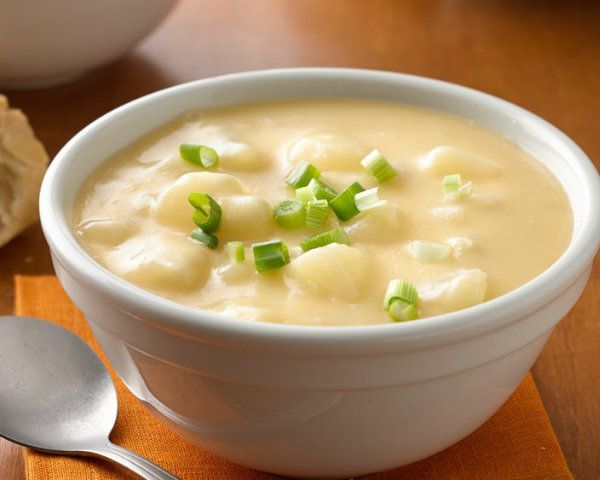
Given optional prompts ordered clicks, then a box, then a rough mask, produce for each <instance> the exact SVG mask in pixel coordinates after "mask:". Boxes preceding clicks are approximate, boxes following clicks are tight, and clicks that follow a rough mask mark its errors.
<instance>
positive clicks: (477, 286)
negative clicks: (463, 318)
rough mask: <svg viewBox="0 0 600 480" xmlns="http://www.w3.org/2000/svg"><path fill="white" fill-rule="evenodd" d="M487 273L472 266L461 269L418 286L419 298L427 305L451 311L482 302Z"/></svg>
mask: <svg viewBox="0 0 600 480" xmlns="http://www.w3.org/2000/svg"><path fill="white" fill-rule="evenodd" d="M487 278H488V275H487V273H485V272H483V271H481V270H479V269H477V268H472V269H469V270H466V269H461V270H458V271H457V272H455V273H453V274H452V275H450V276H448V277H445V278H442V279H440V280H439V281H437V282H432V283H429V284H423V285H419V286H418V291H419V298H420V299H421V301H422V302H423V303H424V304H425V303H426V304H428V306H429V307H432V308H434V309H436V310H440V311H445V312H451V311H454V310H460V309H461V308H467V307H471V306H473V305H477V304H479V303H481V302H483V300H484V298H485V291H486V289H487Z"/></svg>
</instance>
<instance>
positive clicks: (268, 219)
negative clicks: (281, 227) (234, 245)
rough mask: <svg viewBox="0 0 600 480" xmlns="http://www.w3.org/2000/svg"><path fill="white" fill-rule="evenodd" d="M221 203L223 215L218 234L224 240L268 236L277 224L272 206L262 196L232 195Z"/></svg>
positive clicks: (252, 238)
mask: <svg viewBox="0 0 600 480" xmlns="http://www.w3.org/2000/svg"><path fill="white" fill-rule="evenodd" d="M220 204H221V210H222V211H223V215H222V217H221V225H220V226H219V229H218V230H217V235H218V236H219V238H220V239H222V240H223V241H227V240H255V239H262V238H268V237H269V235H270V234H271V232H272V230H273V227H274V226H275V223H274V220H273V215H272V213H271V207H269V204H268V203H267V202H266V201H265V200H264V199H263V198H261V197H256V196H254V195H232V196H229V197H224V198H222V199H221V202H220Z"/></svg>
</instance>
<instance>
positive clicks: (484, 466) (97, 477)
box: [16, 277, 573, 480]
mask: <svg viewBox="0 0 600 480" xmlns="http://www.w3.org/2000/svg"><path fill="white" fill-rule="evenodd" d="M16 313H17V314H18V315H26V316H35V317H40V318H43V319H46V320H49V321H51V322H54V323H57V324H59V325H62V326H63V327H66V328H68V329H70V330H71V331H73V332H75V333H76V334H78V335H79V336H80V337H81V338H83V339H84V340H85V341H86V342H87V343H88V344H89V345H91V346H92V348H93V349H94V350H95V351H96V352H97V353H98V354H99V355H100V356H101V358H102V359H103V361H105V362H106V358H105V357H104V354H103V353H102V352H101V351H100V349H99V347H98V344H97V343H96V341H95V340H94V338H93V336H92V332H91V331H90V329H89V328H88V326H87V324H86V322H85V320H84V318H83V316H82V315H81V313H80V312H79V311H78V310H77V308H76V307H75V306H74V305H73V304H72V303H71V302H70V301H69V299H68V298H67V296H66V295H65V293H64V291H63V290H62V288H61V286H60V284H59V283H58V281H57V280H56V278H55V277H17V278H16ZM111 373H112V374H113V378H114V379H115V383H116V385H117V391H118V395H119V417H118V419H117V423H116V426H115V428H114V430H113V433H112V436H111V439H112V440H113V442H114V443H116V444H118V445H121V446H123V447H126V448H130V449H132V450H134V451H136V452H137V453H140V454H141V455H143V456H145V457H148V458H149V459H151V460H152V461H154V462H156V463H158V464H159V465H161V466H162V467H164V468H166V469H167V470H169V471H171V472H173V473H174V474H175V475H177V476H180V477H181V478H182V479H231V480H237V479H240V480H246V479H253V480H258V479H261V480H263V479H276V478H280V477H278V476H276V475H270V474H266V473H261V472H256V471H253V470H248V469H246V468H243V467H238V466H237V465H234V464H232V463H229V462H227V461H225V460H222V459H220V458H218V457H216V456H214V455H212V454H210V453H208V452H206V451H204V450H202V449H201V448H198V447H195V446H193V445H191V444H189V443H188V442H186V441H185V440H183V439H181V438H180V437H178V436H177V435H176V434H175V433H173V432H171V431H170V430H168V429H166V428H165V427H163V426H162V425H161V424H160V423H158V422H157V421H156V420H154V418H153V417H152V416H151V415H150V413H149V412H148V411H147V410H146V409H145V408H144V407H143V406H142V404H141V403H140V402H138V400H136V399H135V398H134V397H133V395H131V394H130V393H129V392H128V391H127V389H126V388H125V386H124V385H123V384H122V383H121V382H120V381H119V380H118V378H117V377H116V375H115V374H114V372H112V370H111ZM24 452H25V454H24V455H25V465H26V471H27V479H28V480H68V479H84V480H106V479H126V478H127V479H129V478H130V479H133V478H136V477H134V476H133V475H132V474H129V473H128V472H126V471H125V470H123V469H121V468H120V467H117V466H114V465H112V464H110V463H108V462H104V461H102V460H97V459H91V458H76V457H60V456H54V455H45V454H42V453H39V452H36V451H34V450H28V449H24ZM572 478H573V477H572V476H571V474H570V472H569V469H568V467H567V464H566V462H565V458H564V456H563V454H562V451H561V449H560V447H559V445H558V443H557V441H556V437H555V436H554V432H553V431H552V427H551V426H550V422H549V421H548V417H547V416H546V411H545V410H544V406H543V405H542V402H541V400H540V397H539V395H538V392H537V389H536V387H535V384H534V383H533V379H532V378H531V375H527V377H526V378H525V380H524V381H523V383H522V384H521V386H520V387H519V388H518V389H517V391H516V392H515V393H514V394H513V396H512V397H510V398H509V400H508V401H507V402H506V404H504V406H503V407H502V408H501V409H500V410H499V411H498V412H497V413H496V414H495V415H494V416H493V417H492V418H491V419H490V420H489V421H488V422H487V423H486V424H485V425H483V426H482V427H481V428H480V429H479V430H477V431H476V432H474V433H473V434H471V435H470V436H469V437H467V438H466V439H464V440H462V441H461V442H459V443H457V444H456V445H454V446H452V447H450V448H448V449H446V450H444V451H443V452H441V453H438V454H437V455H434V456H432V457H429V458H427V459H425V460H422V461H420V462H417V463H414V464H412V465H408V466H406V467H402V468H398V469H395V470H391V471H388V472H382V473H378V474H374V475H368V476H365V477H362V479H361V480H367V479H368V480H375V479H377V480H382V479H402V480H413V479H419V480H424V479H436V480H446V479H452V480H462V479H469V480H479V479H481V480H489V479H495V480H501V479H506V480H509V479H510V480H517V479H521V480H525V479H527V480H536V479H539V480H559V479H572Z"/></svg>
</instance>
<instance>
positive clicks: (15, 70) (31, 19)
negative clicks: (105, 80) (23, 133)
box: [0, 0, 176, 88]
mask: <svg viewBox="0 0 600 480" xmlns="http://www.w3.org/2000/svg"><path fill="white" fill-rule="evenodd" d="M175 2H176V0H127V1H123V0H102V1H92V0H43V1H39V0H15V1H11V0H5V1H0V87H5V88H40V87H49V86H53V85H58V84H61V83H66V82H68V81H70V80H72V79H74V78H77V77H78V76H80V75H82V74H83V73H85V72H86V71H88V70H90V69H92V68H94V67H98V66H100V65H103V64H105V63H108V62H110V61H111V60H114V59H115V58H117V57H119V56H120V55H122V54H123V53H125V52H126V51H127V50H129V49H130V48H131V47H132V46H133V45H134V44H135V43H136V42H137V41H139V40H140V39H141V38H142V37H143V36H144V35H146V34H147V33H148V32H150V31H151V30H152V29H153V28H154V27H155V26H156V25H157V24H158V22H159V21H160V20H161V19H162V18H163V17H164V16H165V15H166V14H167V13H168V11H169V10H170V9H171V7H172V6H173V5H174V4H175Z"/></svg>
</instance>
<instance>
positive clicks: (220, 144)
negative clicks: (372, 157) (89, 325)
mask: <svg viewBox="0 0 600 480" xmlns="http://www.w3.org/2000/svg"><path fill="white" fill-rule="evenodd" d="M182 143H192V144H203V145H207V146H210V147H213V148H214V149H216V151H217V152H218V153H219V156H220V161H219V164H218V166H217V167H216V168H212V169H203V168H202V167H201V166H197V165H195V164H193V163H190V162H188V161H186V160H184V159H182V158H181V157H180V155H179V146H180V144H182ZM373 149H378V150H379V152H381V154H382V155H383V156H384V157H385V158H386V159H387V160H388V161H389V163H390V164H391V165H392V166H393V167H394V169H395V170H396V171H397V175H396V176H395V177H394V178H392V179H391V180H389V181H387V182H384V183H378V182H377V181H376V180H375V179H374V178H373V177H372V176H371V175H370V174H369V173H368V172H367V170H366V169H365V168H363V166H362V165H361V163H360V162H361V159H362V158H363V157H365V155H367V154H368V153H369V152H370V151H372V150H373ZM301 160H304V161H307V162H310V163H312V164H313V165H315V166H317V167H318V168H319V169H320V170H321V172H322V173H321V177H320V178H321V180H323V181H324V182H326V183H327V184H328V185H330V186H331V187H333V188H334V189H335V190H336V191H337V192H341V191H342V190H344V189H345V188H346V187H348V186H349V185H350V184H351V183H352V182H354V181H358V182H360V184H361V185H362V186H363V187H364V188H365V189H369V188H372V187H377V186H378V187H379V198H380V199H382V200H386V201H387V203H386V204H385V205H383V206H379V207H376V208H373V209H371V210H367V211H364V212H361V213H360V214H359V215H357V216H355V217H354V218H352V219H351V220H349V221H346V222H341V221H339V220H338V219H337V218H336V215H334V214H333V213H332V212H330V214H329V217H328V219H327V221H326V225H325V226H324V227H323V228H322V231H324V230H328V229H331V228H334V227H336V226H338V225H340V226H342V227H343V228H344V229H345V230H346V232H347V234H348V237H349V238H350V241H351V244H350V245H349V246H348V245H340V244H335V243H334V244H330V245H327V246H325V247H322V248H317V249H314V250H310V251H308V252H306V253H303V252H302V250H301V249H300V247H299V245H300V242H301V241H302V240H303V239H305V238H307V237H309V236H312V235H315V234H316V233H318V231H315V230H310V229H308V228H299V229H285V228H283V227H281V226H279V225H278V224H277V223H276V222H275V221H274V219H273V215H272V208H273V206H274V205H276V204H277V203H278V202H280V201H282V200H284V199H286V198H295V192H294V190H293V189H292V188H290V187H289V186H288V185H286V184H285V178H286V176H287V174H288V173H289V171H290V170H291V169H292V168H293V167H294V166H295V165H296V164H297V162H299V161H301ZM454 173H459V174H460V175H461V179H462V181H463V183H466V182H472V189H471V193H470V194H467V195H465V196H464V197H462V198H459V199H447V198H445V197H444V194H443V190H442V179H443V178H444V176H445V175H449V174H454ZM193 192H200V193H208V194H209V195H211V196H212V197H213V198H214V199H215V200H216V201H217V202H218V203H219V204H220V205H221V208H222V212H223V213H222V219H221V225H220V226H219V228H218V229H217V230H216V232H214V233H215V235H216V236H217V237H218V238H219V246H218V248H216V249H214V250H211V249H209V248H207V247H206V246H205V245H203V244H201V243H200V242H197V241H195V240H192V239H191V238H190V233H191V231H192V230H193V229H194V228H195V224H194V222H193V221H192V215H193V212H194V208H193V207H192V206H191V205H190V204H189V203H188V201H187V195H188V194H189V193H193ZM73 228H74V230H75V232H76V234H77V237H78V239H79V242H80V243H81V245H82V246H83V248H84V249H85V250H86V251H87V252H88V253H89V254H90V255H91V256H92V257H93V258H94V259H95V260H96V261H98V262H99V263H100V264H101V265H103V266H104V267H106V268H107V269H108V270H110V271H111V272H113V273H115V274H116V275H118V276H120V277H122V278H124V279H126V280H128V281H130V282H132V283H134V284H136V285H138V286H140V287H141V288H144V289H146V290H149V291H151V292H153V293H155V294H157V295H160V296H162V297H165V298H168V299H171V300H174V301H176V302H179V303H183V304H185V305H189V306H191V307H195V308H199V309H209V310H214V311H217V312H223V313H226V314H228V315H230V316H233V317H238V318H244V319H250V320H262V321H267V322H277V323H292V324H307V325H363V324H377V323H388V322H391V321H392V319H391V318H390V316H389V315H388V313H387V312H386V311H385V310H384V309H383V308H382V299H383V295H384V293H385V291H386V288H387V285H388V283H389V282H390V280H392V279H395V278H402V279H406V280H408V281H410V282H412V283H413V284H414V285H416V287H417V290H418V292H419V297H420V298H419V302H418V305H417V308H418V311H419V316H420V318H423V317H428V316H432V315H437V314H441V313H445V312H449V311H453V310H457V309H461V308H465V307H468V306H471V305H475V304H477V303H480V302H482V301H485V300H489V299H492V298H495V297H497V296H499V295H502V294H504V293H506V292H509V291H511V290H513V289H515V288H517V287H518V286H520V285H522V284H524V283H525V282H527V281H528V280H531V279H532V278H533V277H535V276H536V275H538V274H540V273H541V272H543V271H544V270H545V269H546V268H548V267H549V266H550V265H551V264H552V263H553V262H554V261H555V260H556V259H557V258H558V257H559V256H560V255H561V253H562V252H563V251H564V250H565V249H566V247H567V245H568V242H569V240H570V237H571V230H572V214H571V210H570V206H569V202H568V199H567V197H566V194H565V193H564V191H563V189H562V188H561V186H560V184H559V183H558V181H557V180H556V179H555V178H554V177H553V176H552V175H551V174H550V173H549V172H548V171H547V170H546V168H545V167H544V166H542V165H541V163H540V162H538V161H537V160H535V159H534V158H532V157H531V156H530V155H528V154H527V153H526V152H524V151H523V150H522V149H521V148H519V147H518V146H517V145H516V144H514V143H513V142H511V141H509V140H507V139H506V138H504V137H502V136H500V135H498V134H495V133H493V132H491V131H488V130H486V129H483V128H481V127H479V126H477V125H475V124H474V123H472V122H469V121H466V120H464V119H460V118H457V117H453V116H450V115H446V114H442V113H439V112H434V111H429V110H424V109H419V108H415V107H411V106H406V105H402V104H391V103H383V102H374V101H360V100H336V101H333V100H332V101H302V102H299V101H289V102H272V103H260V104H250V105H247V106H236V107H235V108H233V107H232V108H223V109H215V110H202V111H195V112H191V113H188V114H185V115H184V116H182V117H180V118H178V119H176V120H174V121H173V122H171V123H169V124H168V125H165V126H164V127H161V128H160V129H158V130H155V131H153V132H151V133H150V134H148V135H146V136H144V137H143V138H141V139H139V140H138V141H136V142H135V143H134V144H132V145H130V146H129V147H127V148H126V149H124V150H122V151H120V152H118V153H117V154H115V155H113V156H112V157H111V158H109V159H107V161H106V162H105V163H104V164H103V165H102V166H101V167H100V168H99V169H98V170H97V171H96V172H95V173H94V174H93V175H92V176H91V177H90V178H89V179H88V181H87V182H86V183H85V185H84V187H83V188H82V190H81V192H80V194H79V198H78V201H77V203H76V207H75V212H74V225H73ZM271 239H281V240H283V241H284V242H286V244H287V246H288V248H289V252H290V260H291V261H290V263H289V264H288V265H285V266H283V267H282V268H278V269H275V270H270V271H268V272H263V273H257V272H256V270H255V264H254V258H253V255H252V248H251V245H252V244H253V243H255V242H263V241H267V240H271ZM420 240H427V241H433V242H437V243H439V244H444V245H447V246H448V249H447V251H448V255H447V257H446V258H442V259H440V260H438V261H423V259H418V258H415V252H416V249H415V245H418V244H415V243H413V242H415V241H420ZM228 241H242V242H244V244H245V254H246V260H245V261H244V262H243V263H232V262H231V261H230V260H229V258H228V256H227V254H226V253H225V250H224V245H225V243H226V242H228ZM224 321H226V320H225V319H224ZM415 321H419V320H415Z"/></svg>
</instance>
